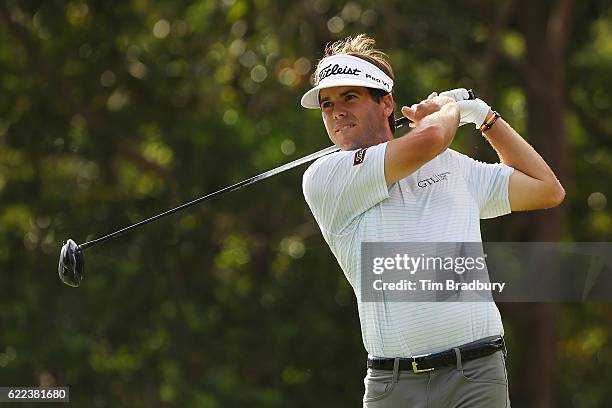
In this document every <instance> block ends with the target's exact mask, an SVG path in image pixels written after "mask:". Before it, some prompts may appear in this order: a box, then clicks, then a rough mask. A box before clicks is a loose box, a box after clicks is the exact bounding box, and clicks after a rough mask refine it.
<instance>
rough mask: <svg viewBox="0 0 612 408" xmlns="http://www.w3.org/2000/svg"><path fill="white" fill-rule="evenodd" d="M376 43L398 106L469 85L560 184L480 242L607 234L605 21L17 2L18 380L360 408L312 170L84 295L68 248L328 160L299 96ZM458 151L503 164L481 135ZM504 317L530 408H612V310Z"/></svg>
mask: <svg viewBox="0 0 612 408" xmlns="http://www.w3.org/2000/svg"><path fill="white" fill-rule="evenodd" d="M361 32H367V33H368V34H370V35H371V36H373V37H375V38H376V39H377V42H378V45H379V46H380V47H381V48H383V49H384V50H386V51H387V52H388V54H389V55H390V57H391V60H392V63H393V65H394V70H395V73H396V87H395V95H396V100H397V102H398V104H400V105H401V104H409V103H412V102H414V101H417V100H419V99H420V98H423V97H425V96H426V95H427V94H428V93H429V92H430V91H432V90H443V89H448V88H454V87H457V86H465V87H469V88H473V89H475V90H476V91H477V92H478V94H479V95H481V96H482V97H486V100H487V101H489V102H490V103H491V104H492V105H493V106H494V107H495V108H496V109H497V110H498V111H500V112H502V114H503V115H504V117H505V118H507V120H508V121H509V122H510V123H512V124H513V125H514V126H515V127H516V129H517V130H519V131H520V132H522V134H523V135H524V136H525V138H526V139H527V140H529V141H530V142H531V143H533V144H534V145H535V146H536V148H538V150H540V151H542V154H543V155H544V156H545V158H546V159H547V160H548V161H549V162H550V163H551V165H552V167H553V168H554V169H555V171H556V172H557V173H558V174H559V175H560V177H561V180H562V182H563V184H564V186H565V187H566V190H567V198H566V200H565V202H564V204H563V205H562V206H561V207H559V208H558V209H556V210H552V211H546V212H541V213H540V214H528V213H519V214H513V215H511V216H508V217H502V218H499V219H496V220H491V221H486V222H483V236H484V237H485V239H486V240H489V241H495V240H502V241H503V240H507V241H530V240H533V241H536V240H551V241H554V240H569V241H610V240H611V234H612V233H611V231H612V214H611V213H610V206H608V205H607V196H608V195H610V194H612V191H611V183H610V181H611V177H610V174H611V172H612V136H610V135H611V133H612V114H611V113H612V112H611V105H610V103H611V100H610V95H609V93H608V90H609V89H611V88H612V75H610V73H611V67H612V5H611V4H609V2H605V1H603V0H600V1H598V0H587V1H582V2H572V1H570V0H559V1H552V0H549V1H541V2H533V1H532V2H527V1H524V0H520V1H519V0H506V1H499V2H492V1H486V0H462V1H457V2H452V3H449V2H444V1H441V0H432V1H429V2H418V1H412V0H410V1H406V0H404V1H395V0H381V1H378V2H375V3H374V2H372V3H370V2H367V1H350V2H346V1H336V0H314V1H310V0H298V1H292V2H283V1H280V0H253V1H250V0H222V1H212V0H201V1H190V2H186V1H185V2H184V1H177V0H168V1H152V0H127V1H88V2H87V1H82V0H79V1H76V0H75V1H62V0H51V1H34V0H31V1H17V0H7V1H4V2H2V4H0V38H1V39H2V41H0V273H1V275H0V384H1V385H21V386H33V385H69V386H70V387H71V401H72V403H71V405H73V406H83V407H91V406H93V407H123V406H125V407H128V406H129V407H134V406H143V407H171V406H172V407H174V406H177V407H179V406H180V407H237V406H253V407H281V406H282V407H312V406H335V407H343V406H347V407H348V406H359V405H360V401H361V397H362V395H363V382H362V380H363V376H364V374H365V368H364V365H365V364H364V362H365V357H366V354H365V351H364V349H363V345H362V343H361V336H360V329H359V322H358V316H357V313H356V308H355V301H354V295H353V293H352V291H351V288H350V286H349V285H348V284H347V282H346V281H345V279H344V276H343V275H342V272H341V270H340V268H339V267H338V266H337V263H336V261H335V259H334V258H333V256H332V255H331V253H330V252H329V250H328V248H327V246H326V244H325V242H324V241H323V239H322V237H321V235H320V233H319V230H318V227H317V225H316V224H315V222H314V220H313V218H312V216H311V214H310V212H309V210H308V208H307V206H306V204H305V202H304V200H303V197H302V193H301V175H302V173H303V169H299V170H294V171H291V172H287V173H284V174H281V175H278V176H276V177H274V178H272V179H270V180H266V181H265V182H261V183H258V184H257V185H254V186H251V187H248V188H246V189H243V190H240V191H238V192H235V193H232V194H231V195H228V196H224V197H222V198H219V199H217V200H215V201H213V202H210V203H207V204H205V205H202V206H199V207H197V208H194V209H192V210H190V211H187V212H185V213H182V214H180V215H176V216H173V217H172V218H171V219H167V220H164V221H160V222H156V223H154V224H152V225H149V226H147V227H145V228H143V229H141V230H140V231H139V232H135V233H131V234H129V235H126V236H124V237H122V238H119V239H115V240H113V241H111V242H108V243H106V244H103V245H100V246H99V247H97V248H96V249H95V250H91V251H90V252H89V251H88V252H87V253H86V260H87V267H86V270H87V277H86V280H85V281H84V282H83V285H82V286H81V287H80V288H79V289H72V288H68V287H66V286H63V285H62V284H61V282H60V281H59V280H58V278H57V274H56V268H57V266H56V265H57V258H58V253H59V248H60V246H61V243H62V240H64V239H66V238H69V237H70V238H73V239H75V240H76V241H77V242H84V241H86V240H89V239H91V238H94V237H97V236H101V235H103V234H105V233H107V232H109V231H111V230H114V229H116V228H118V227H121V226H124V225H126V224H129V223H133V222H135V221H138V220H141V219H143V218H145V217H148V216H150V215H153V214H156V213H158V212H160V211H161V210H163V209H166V208H170V207H173V206H175V205H178V204H180V203H182V202H185V201H188V200H190V199H192V198H194V197H197V196H200V195H203V194H206V193H208V192H211V191H214V190H217V189H219V188H221V187H223V186H226V185H228V184H231V183H234V182H237V181H239V180H242V179H244V178H247V177H249V176H252V175H254V174H257V173H259V172H262V171H265V170H267V169H269V168H271V167H274V166H277V165H280V164H282V163H285V162H288V161H290V160H293V159H295V158H298V157H301V156H303V155H305V154H307V153H310V152H313V151H315V150H318V149H321V148H323V147H326V146H327V145H328V144H329V140H328V139H327V137H326V135H325V131H324V128H323V126H322V125H321V120H320V117H319V116H318V115H319V114H318V112H316V111H305V110H303V109H301V108H300V106H299V97H300V96H301V94H302V92H303V91H304V90H306V89H307V88H308V86H309V80H310V75H311V73H312V70H313V67H314V65H315V64H316V61H317V58H319V56H320V52H321V50H322V48H323V47H324V45H325V44H326V43H327V42H328V41H331V40H334V39H338V38H342V37H344V36H346V35H350V34H358V33H361ZM546 98H552V99H548V100H547V99H546ZM538 109H540V111H538ZM542 109H551V111H550V112H547V111H546V110H544V111H542ZM555 115H557V116H555ZM538 126H540V127H539V128H538ZM453 147H454V148H455V149H457V150H460V151H463V152H466V153H468V154H470V155H472V156H473V157H476V158H479V159H481V160H488V161H495V160H496V156H495V154H494V152H492V150H491V149H490V148H489V147H488V146H487V144H486V142H484V141H483V140H481V138H480V136H479V135H477V134H476V133H475V132H474V131H473V130H471V129H464V128H462V129H461V130H460V131H459V134H458V136H457V138H456V142H455V144H454V146H453ZM608 272H609V271H608ZM500 307H501V310H502V315H503V316H504V321H505V325H506V330H507V337H508V342H509V347H510V361H509V371H510V380H511V386H512V388H511V398H512V401H513V406H517V407H522V406H525V407H532V406H540V407H547V406H555V407H603V406H606V403H607V402H608V401H609V400H610V397H611V396H612V395H611V391H610V389H609V387H608V385H609V384H610V383H612V369H611V367H612V352H611V349H610V344H611V338H610V337H611V331H610V327H611V324H612V309H611V308H610V305H609V304H593V303H591V304H548V305H537V304H527V305H518V304H517V305H511V304H503V305H500ZM538 345H539V348H538ZM529 373H531V375H533V376H534V377H535V379H530V378H531V377H530V376H529ZM20 406H26V405H25V404H22V405H20Z"/></svg>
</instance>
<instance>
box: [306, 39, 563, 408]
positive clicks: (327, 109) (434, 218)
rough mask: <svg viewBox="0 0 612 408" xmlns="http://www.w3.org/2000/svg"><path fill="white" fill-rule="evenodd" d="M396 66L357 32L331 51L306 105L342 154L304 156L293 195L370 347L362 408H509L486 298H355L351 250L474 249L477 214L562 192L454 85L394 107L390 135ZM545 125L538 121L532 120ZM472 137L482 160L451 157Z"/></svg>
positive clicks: (356, 266) (499, 342)
mask: <svg viewBox="0 0 612 408" xmlns="http://www.w3.org/2000/svg"><path fill="white" fill-rule="evenodd" d="M393 80H394V75H393V70H392V68H391V65H390V64H389V61H388V58H387V56H386V55H385V54H384V53H383V52H381V51H379V50H377V49H375V48H374V40H373V39H371V38H369V37H367V36H365V35H363V34H362V35H359V36H357V37H354V38H351V37H348V38H346V39H344V40H341V41H338V42H335V43H333V44H329V45H328V46H327V47H326V49H325V54H324V56H323V58H322V59H321V60H320V62H319V63H318V65H317V69H316V73H315V86H314V87H313V88H312V89H310V90H309V91H308V92H306V93H305V94H304V96H303V97H302V100H301V103H302V106H304V107H305V108H310V109H321V114H322V117H323V123H324V125H325V129H326V130H327V134H328V135H329V137H330V139H331V140H332V141H333V142H334V143H335V144H336V146H338V147H339V148H340V149H341V151H339V152H337V153H334V154H331V155H328V156H325V157H323V158H321V159H319V160H317V161H316V162H314V163H313V164H312V165H311V166H310V167H309V168H308V169H307V171H306V172H305V174H304V179H303V191H304V196H305V198H306V201H307V203H308V205H309V207H310V209H311V211H312V213H313V215H314V218H315V220H316V221H317V223H318V225H319V227H320V229H321V232H322V234H323V237H324V238H325V241H326V242H327V244H328V245H329V247H330V249H331V251H332V252H333V254H334V255H335V257H336V259H337V260H338V263H339V264H340V267H341V268H342V270H343V271H344V274H345V275H346V278H347V279H348V281H349V282H350V284H351V286H352V287H353V289H354V291H355V295H356V298H357V307H358V311H359V318H360V321H361V330H362V339H363V344H364V346H365V348H366V350H367V352H368V361H367V367H368V370H367V375H366V377H365V379H364V383H365V394H364V396H363V406H364V407H411V408H419V407H470V408H474V407H483V408H484V407H486V408H492V407H509V406H510V400H509V396H508V379H507V373H506V367H505V357H506V354H505V346H504V343H503V334H504V329H503V326H502V321H501V316H500V314H499V311H498V309H497V306H496V305H495V303H494V302H470V303H467V302H432V303H423V302H385V301H380V302H363V301H362V298H361V293H360V284H361V283H360V270H361V269H360V268H361V266H360V262H361V243H362V242H482V238H481V235H480V221H479V220H480V219H481V218H493V217H498V216H501V215H505V214H508V213H510V212H511V211H525V210H534V209H544V208H551V207H554V206H556V205H558V204H559V203H561V201H563V198H564V196H565V191H564V189H563V187H562V186H561V184H560V183H559V181H558V180H557V178H556V176H555V174H554V173H553V172H552V170H551V169H550V167H549V166H548V165H547V164H546V162H545V161H544V160H543V159H542V157H541V156H540V155H539V154H538V153H537V152H536V151H535V150H534V149H533V148H532V147H531V146H530V145H529V144H528V143H527V142H526V141H525V140H524V139H523V138H522V137H521V136H520V135H519V134H518V133H517V132H516V131H514V129H512V127H511V126H510V125H509V124H508V123H507V122H506V121H504V120H503V119H502V117H501V116H500V114H498V113H497V112H495V111H493V110H491V108H490V107H489V105H487V103H485V102H484V101H482V100H480V99H476V100H468V92H467V91H466V90H465V89H456V90H452V91H448V92H442V93H441V94H440V95H437V94H436V93H434V94H432V95H431V96H430V97H429V98H428V99H427V100H425V101H422V102H421V103H418V104H416V105H412V106H410V107H407V106H404V107H402V110H401V111H402V114H403V115H404V116H406V117H408V118H409V119H410V120H412V121H413V122H414V123H413V124H412V125H411V126H412V127H413V129H412V130H411V132H410V133H409V134H408V135H407V136H405V137H401V138H397V139H395V138H394V136H393V135H394V130H395V126H394V104H395V101H394V98H393V93H392V91H393ZM542 119H543V120H545V118H542ZM467 123H471V124H473V125H474V126H475V127H476V128H477V129H480V131H481V132H482V135H483V136H484V137H485V138H486V139H487V140H488V141H489V143H490V144H491V146H492V147H493V149H495V151H496V152H497V154H498V156H499V161H500V163H496V164H487V163H482V162H479V161H476V160H473V159H472V158H470V157H468V156H466V155H464V154H461V153H459V152H457V151H454V150H452V149H449V145H450V144H451V142H452V141H453V137H454V136H455V133H456V131H457V128H458V126H460V125H462V124H467Z"/></svg>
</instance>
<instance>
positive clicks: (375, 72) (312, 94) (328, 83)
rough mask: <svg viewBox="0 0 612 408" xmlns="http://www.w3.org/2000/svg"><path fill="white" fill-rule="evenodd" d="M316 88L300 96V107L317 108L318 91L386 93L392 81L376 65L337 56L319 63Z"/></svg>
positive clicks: (349, 57) (353, 58)
mask: <svg viewBox="0 0 612 408" xmlns="http://www.w3.org/2000/svg"><path fill="white" fill-rule="evenodd" d="M315 75H316V76H315V78H316V79H315V83H316V86H315V87H314V88H312V89H311V90H309V91H308V92H306V93H305V94H304V95H303V96H302V101H301V102H302V106H303V107H305V108H308V109H318V108H319V90H321V89H324V88H332V87H335V86H363V87H367V88H376V89H382V90H384V91H386V92H388V93H390V92H391V90H392V89H393V80H392V79H391V78H389V76H388V75H387V74H385V73H384V72H383V71H382V70H381V69H380V68H378V67H377V66H376V65H374V64H371V63H369V62H368V61H366V60H363V59H361V58H359V57H354V56H352V55H347V54H338V55H332V56H331V57H327V58H324V59H322V60H321V62H319V65H318V66H317V72H316V74H315Z"/></svg>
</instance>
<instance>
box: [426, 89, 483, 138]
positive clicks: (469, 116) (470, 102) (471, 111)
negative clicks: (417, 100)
mask: <svg viewBox="0 0 612 408" xmlns="http://www.w3.org/2000/svg"><path fill="white" fill-rule="evenodd" d="M434 96H449V97H451V98H453V99H454V100H455V101H456V102H457V105H459V114H460V115H461V119H459V126H463V125H466V124H468V123H473V124H474V125H476V129H480V127H481V126H482V124H483V123H484V121H485V120H486V119H487V114H488V113H489V111H490V110H491V107H490V106H489V105H487V103H486V102H485V101H483V100H482V99H478V98H476V99H469V98H470V94H469V92H468V91H467V89H465V88H457V89H451V90H450V91H444V92H440V93H439V94H438V93H436V92H434V93H432V94H431V95H429V98H432V97H434ZM429 98H428V99H429Z"/></svg>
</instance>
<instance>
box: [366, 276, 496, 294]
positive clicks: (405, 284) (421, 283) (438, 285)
mask: <svg viewBox="0 0 612 408" xmlns="http://www.w3.org/2000/svg"><path fill="white" fill-rule="evenodd" d="M372 286H373V287H374V290H378V291H380V290H384V291H387V290H405V291H417V290H422V291H442V290H448V291H457V290H461V291H480V290H487V291H493V292H499V293H502V291H503V290H504V287H505V286H506V284H505V283H500V282H482V281H480V280H478V279H475V280H473V281H471V282H455V281H454V280H451V279H448V280H446V282H444V283H442V282H434V281H432V280H430V279H419V280H418V281H411V280H407V279H402V280H400V281H399V282H383V281H382V280H381V279H377V280H375V281H374V282H373V283H372Z"/></svg>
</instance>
